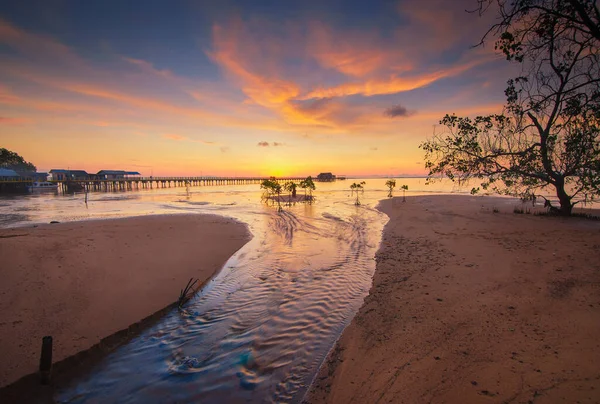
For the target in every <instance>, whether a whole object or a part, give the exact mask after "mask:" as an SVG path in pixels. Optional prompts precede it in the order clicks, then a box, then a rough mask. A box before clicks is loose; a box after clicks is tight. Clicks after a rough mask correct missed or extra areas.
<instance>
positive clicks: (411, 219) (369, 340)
mask: <svg viewBox="0 0 600 404" xmlns="http://www.w3.org/2000/svg"><path fill="white" fill-rule="evenodd" d="M401 199H402V198H394V199H392V200H386V201H383V202H382V204H381V205H380V209H381V210H383V211H384V212H385V213H386V214H388V215H389V216H390V222H389V223H388V225H387V226H386V228H385V231H384V236H383V240H382V245H381V248H380V250H379V252H378V254H377V257H376V260H377V270H376V273H375V276H374V279H373V285H372V288H371V291H370V294H369V296H368V297H367V298H366V299H365V302H364V305H363V306H362V308H361V309H360V311H359V313H358V314H357V315H356V317H355V318H354V320H353V321H352V323H351V324H350V325H349V326H348V327H347V328H346V330H345V331H344V333H343V335H342V337H341V338H340V340H339V341H338V343H337V344H336V346H335V347H334V349H333V350H332V351H331V352H330V355H329V357H328V359H327V360H326V362H325V363H324V364H323V366H322V367H321V371H320V373H319V374H318V375H317V376H316V378H315V381H314V384H313V386H312V388H311V391H310V392H309V394H308V395H307V396H306V398H305V399H306V401H307V402H310V403H384V402H385V403H388V402H391V403H488V402H489V403H506V402H514V403H563V402H571V403H575V402H578V403H598V402H600V364H599V363H598V358H600V339H599V336H600V221H592V220H584V219H577V218H571V219H565V218H559V217H538V216H534V215H527V214H522V215H518V214H514V213H513V207H514V206H518V205H520V203H519V202H512V201H510V200H509V199H504V198H491V197H471V196H426V197H410V198H407V201H406V203H402V202H401ZM496 210H497V212H495V211H496Z"/></svg>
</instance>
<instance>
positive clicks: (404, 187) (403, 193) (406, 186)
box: [400, 185, 408, 202]
mask: <svg viewBox="0 0 600 404" xmlns="http://www.w3.org/2000/svg"><path fill="white" fill-rule="evenodd" d="M400 189H401V190H402V202H406V191H408V185H402V186H401V187H400Z"/></svg>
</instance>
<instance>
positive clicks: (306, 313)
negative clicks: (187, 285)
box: [56, 200, 387, 403]
mask: <svg viewBox="0 0 600 404" xmlns="http://www.w3.org/2000/svg"><path fill="white" fill-rule="evenodd" d="M331 202H333V203H331ZM252 206H253V208H252V209H254V210H252V209H250V210H246V211H244V210H243V209H242V207H239V206H236V209H232V210H230V211H228V214H229V215H231V216H236V215H237V217H238V218H239V219H241V220H244V221H245V222H247V223H248V224H249V225H250V228H251V230H252V232H253V234H254V238H253V239H252V240H251V241H250V242H249V243H248V244H247V245H246V246H244V248H242V249H241V250H240V251H239V252H238V253H237V254H235V255H234V256H233V257H232V258H231V259H230V260H229V261H228V262H227V263H226V265H225V267H224V269H223V270H222V271H221V272H220V273H219V275H217V277H216V278H215V279H214V280H213V281H212V282H210V283H209V284H208V285H207V287H206V288H205V289H204V290H203V291H202V292H201V293H200V294H199V295H198V296H196V297H195V298H194V299H193V300H192V301H191V302H190V303H189V304H188V305H187V306H186V308H185V310H182V311H178V310H174V311H172V312H171V313H170V314H168V315H167V316H165V318H164V319H162V320H161V321H160V322H159V323H158V324H156V325H155V326H153V327H152V328H150V329H148V330H146V331H145V332H143V333H142V334H141V335H140V336H139V337H137V338H135V339H134V340H132V341H131V342H129V343H128V344H126V345H124V346H122V347H120V348H119V349H117V350H116V351H114V352H112V353H111V354H110V355H108V356H107V357H106V358H105V359H104V360H103V361H102V362H101V363H100V364H99V365H97V366H96V367H94V368H93V369H90V371H89V372H88V373H87V374H86V375H83V376H81V377H80V378H79V379H78V380H73V381H72V383H71V384H70V385H69V386H66V387H65V388H63V390H62V391H60V392H59V394H58V395H57V397H56V398H57V401H59V402H69V403H73V402H77V403H79V402H120V403H159V402H178V403H198V402H202V403H213V402H214V403H217V402H227V403H238V402H239V403H242V402H278V403H280V402H299V401H300V400H301V399H302V397H303V395H304V394H305V392H306V389H307V388H308V386H309V385H310V383H311V381H312V378H313V377H314V375H315V374H316V372H317V370H318V368H319V366H320V364H321V362H322V361H323V359H324V358H325V356H326V355H327V352H328V351H329V349H331V347H332V346H333V344H334V342H335V340H336V339H337V338H338V336H339V334H340V333H341V331H342V330H343V328H344V327H345V326H346V325H347V323H348V322H349V321H350V320H351V318H352V316H353V315H354V314H355V312H356V310H357V309H358V308H359V307H360V305H361V304H362V301H363V298H364V297H365V296H366V295H367V293H368V290H369V288H370V285H371V278H372V274H373V271H374V269H375V261H374V260H373V257H374V255H375V252H376V249H377V247H378V244H379V240H380V238H381V230H382V229H383V225H384V223H385V221H386V220H387V219H386V217H385V215H383V214H381V213H379V212H378V211H377V210H375V209H372V208H369V207H368V206H367V205H363V206H361V207H355V206H353V205H352V203H351V201H349V200H347V201H346V200H345V201H341V200H339V201H337V203H336V201H333V200H332V201H327V200H321V201H319V203H318V204H316V205H313V206H304V205H297V206H295V207H291V208H288V209H286V210H285V211H284V212H281V213H277V212H276V211H275V209H271V208H265V207H262V206H261V207H260V210H256V204H254V205H252ZM197 207H198V206H194V205H192V206H190V210H195V209H196V208H197ZM207 208H210V209H218V208H217V207H215V206H214V205H213V206H210V207H209V206H207ZM234 210H235V211H236V212H237V213H236V214H234Z"/></svg>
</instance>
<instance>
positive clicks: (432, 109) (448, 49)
mask: <svg viewBox="0 0 600 404" xmlns="http://www.w3.org/2000/svg"><path fill="white" fill-rule="evenodd" d="M28 3H29V2H27V1H25V2H13V4H11V5H9V4H5V5H3V6H0V52H1V53H2V62H1V63H0V104H1V107H2V112H1V113H0V141H1V144H2V146H3V147H6V148H8V149H11V150H15V151H17V152H18V153H20V154H21V155H23V156H24V157H25V158H26V159H27V160H28V161H31V162H33V163H34V164H36V165H37V167H38V169H39V170H49V169H51V168H68V167H70V168H72V169H83V170H88V171H89V172H95V171H97V170H100V169H135V170H138V171H140V172H142V174H144V175H151V174H153V175H200V174H203V175H231V176H233V175H237V176H242V175H278V176H279V175H308V174H313V175H314V174H316V173H318V172H320V171H332V172H336V173H339V174H345V175H399V174H407V175H415V174H423V173H424V169H423V163H422V159H423V158H422V156H423V155H422V152H421V151H420V150H419V149H418V145H419V143H420V142H421V141H422V140H424V139H425V138H427V137H428V136H430V135H431V134H432V132H433V128H434V125H435V124H436V123H437V122H438V121H439V119H440V118H441V117H443V115H444V114H446V113H459V114H470V115H474V114H480V113H482V114H483V113H489V112H494V111H499V110H500V108H501V105H502V101H503V88H504V86H505V82H506V79H507V78H508V77H509V76H510V75H511V73H512V72H511V71H509V70H508V69H510V68H511V67H510V66H509V64H507V63H504V62H503V61H502V60H501V58H500V57H499V56H498V55H496V54H495V53H494V52H493V46H492V44H488V45H487V46H486V47H478V48H472V47H471V46H472V45H474V44H476V43H477V42H478V41H479V39H480V38H481V35H482V34H483V32H485V29H486V27H487V26H489V22H490V18H491V16H486V18H487V19H484V18H480V17H478V16H477V15H473V14H468V13H465V12H464V10H465V9H466V8H469V7H468V5H469V4H470V2H464V3H465V5H464V6H462V7H461V6H459V5H458V4H456V3H455V2H444V1H441V0H440V1H438V2H437V4H435V3H436V2H427V4H422V2H419V1H416V0H408V1H397V2H380V3H379V4H376V3H368V5H367V3H364V5H363V6H358V5H356V6H348V5H347V4H346V3H344V2H326V3H327V4H329V5H328V6H324V5H323V4H321V3H323V2H302V3H294V4H296V5H292V4H287V2H282V3H281V4H279V3H273V4H271V2H241V1H240V2H237V1H233V0H232V1H225V2H219V3H218V4H219V6H217V5H216V4H217V3H214V4H215V5H212V4H211V5H207V4H208V3H206V4H205V5H204V6H200V5H198V4H200V3H190V2H186V1H175V2H149V3H148V4H146V3H144V5H143V6H142V5H141V3H140V4H139V8H135V9H134V8H132V7H131V5H125V4H121V3H117V2H115V3H113V2H107V3H106V4H105V3H98V4H96V5H95V6H94V7H91V5H87V4H85V5H84V2H66V3H64V2H56V3H55V2H53V1H48V2H43V3H39V4H38V5H37V6H36V7H35V8H32V7H31V5H29V4H28ZM284 3H285V5H284ZM132 4H134V3H132ZM135 4H138V3H135ZM430 10H436V13H431V12H430ZM490 14H491V13H490Z"/></svg>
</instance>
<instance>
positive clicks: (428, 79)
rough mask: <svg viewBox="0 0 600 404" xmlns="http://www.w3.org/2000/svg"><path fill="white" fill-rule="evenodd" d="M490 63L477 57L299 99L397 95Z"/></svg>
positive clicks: (325, 89) (317, 91) (326, 89)
mask: <svg viewBox="0 0 600 404" xmlns="http://www.w3.org/2000/svg"><path fill="white" fill-rule="evenodd" d="M488 61H490V57H489V56H488V57H486V58H484V57H479V58H477V59H475V60H470V61H466V62H463V63H461V64H458V65H455V66H452V67H447V68H439V69H437V70H435V71H433V72H430V73H424V74H418V75H414V74H413V75H406V76H399V75H396V74H393V75H391V76H390V77H388V78H374V79H370V80H366V81H357V82H350V83H344V84H340V85H337V86H332V87H320V88H317V89H315V90H313V91H310V92H309V93H307V94H305V95H304V96H302V97H301V98H300V99H303V100H308V99H311V98H331V97H347V96H351V95H363V96H366V97H372V96H375V95H389V94H398V93H402V92H407V91H412V90H416V89H418V88H422V87H426V86H428V85H430V84H432V83H434V82H436V81H438V80H441V79H443V78H447V77H452V76H456V75H459V74H461V73H464V72H466V71H467V70H469V69H471V68H473V67H475V66H477V65H480V64H482V63H485V62H488Z"/></svg>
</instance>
